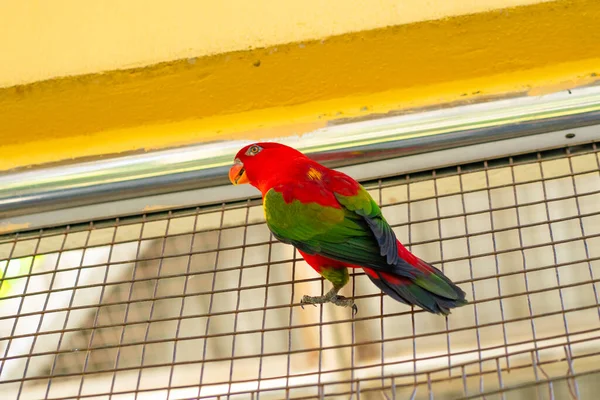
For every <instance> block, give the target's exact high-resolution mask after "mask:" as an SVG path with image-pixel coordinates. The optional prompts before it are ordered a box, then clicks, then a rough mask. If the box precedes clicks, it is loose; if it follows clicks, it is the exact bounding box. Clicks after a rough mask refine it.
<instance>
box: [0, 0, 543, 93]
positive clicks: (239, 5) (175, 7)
mask: <svg viewBox="0 0 600 400" xmlns="http://www.w3.org/2000/svg"><path fill="white" fill-rule="evenodd" d="M542 1H544V0H427V1H425V0H401V1H399V0H368V1H365V0H327V1H323V0H285V1H281V0H219V1H208V0H173V1H154V0H126V1H123V0H102V1H86V0H83V1H82V0H52V1H48V0H19V1H1V2H0V21H1V22H0V38H2V40H0V61H1V62H0V87H6V86H12V85H16V84H23V83H30V82H34V81H38V80H43V79H49V78H53V77H58V76H68V75H78V74H88V73H94V72H101V71H110V70H113V69H119V68H132V67H140V66H146V65H151V64H155V63H158V62H163V61H172V60H177V59H181V58H189V57H203V56H206V55H212V54H219V53H226V52H230V51H238V50H248V49H251V48H258V47H267V46H274V45H278V44H285V43H292V42H300V41H303V40H311V39H320V38H324V37H328V36H332V35H340V34H344V33H348V32H357V31H363V30H368V29H375V28H381V27H385V26H392V25H400V24H407V23H412V22H417V21H425V20H432V19H440V18H444V17H448V16H454V15H463V14H469V13H476V12H482V11H488V10H492V9H497V8H504V7H512V6H517V5H523V4H533V3H540V2H542Z"/></svg>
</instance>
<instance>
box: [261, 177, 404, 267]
mask: <svg viewBox="0 0 600 400" xmlns="http://www.w3.org/2000/svg"><path fill="white" fill-rule="evenodd" d="M287 190H292V191H293V189H290V188H287ZM329 194H330V195H331V196H334V197H333V198H334V199H337V202H338V203H339V205H340V208H336V207H327V206H322V205H320V204H318V203H315V202H301V201H299V200H297V199H295V200H293V201H291V202H289V203H286V201H285V200H284V197H283V194H282V193H280V192H279V191H277V190H275V189H271V190H270V191H269V192H267V194H266V195H265V197H264V208H265V215H266V219H267V224H268V226H269V229H270V230H271V231H272V232H273V234H274V235H275V236H276V237H277V238H278V239H279V240H281V241H282V242H285V243H289V244H292V245H294V246H296V247H297V248H299V249H300V250H302V251H304V252H307V253H309V254H315V253H316V254H320V255H323V256H325V257H328V258H333V259H336V260H339V261H343V262H347V263H350V264H355V265H360V266H365V267H371V268H373V269H376V270H380V271H386V272H395V273H396V274H398V275H403V276H410V277H414V269H413V268H411V267H410V265H408V264H407V263H405V262H403V261H402V260H401V259H400V258H399V257H398V254H397V248H396V237H395V235H394V233H393V231H392V229H391V228H390V226H389V225H388V224H387V222H386V221H385V219H384V218H383V216H382V215H381V210H380V209H379V207H378V206H377V204H376V203H375V201H374V200H373V199H372V198H371V196H370V195H369V194H368V193H367V191H366V190H365V189H364V188H362V187H360V189H359V191H358V193H357V194H356V195H354V196H342V195H339V194H335V193H333V194H332V193H329Z"/></svg>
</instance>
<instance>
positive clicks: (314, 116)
mask: <svg viewBox="0 0 600 400" xmlns="http://www.w3.org/2000/svg"><path fill="white" fill-rule="evenodd" d="M62 1H63V3H62V4H65V5H66V3H67V0H62ZM6 3H7V2H5V3H2V5H0V7H4V11H6V9H7V7H8V8H10V7H11V6H10V5H8V6H7V5H6ZM14 3H19V4H23V3H21V2H14ZM58 3H60V1H57V2H55V3H53V4H58ZM124 3H127V4H136V3H135V2H133V1H132V2H124ZM147 3H148V4H152V2H147ZM280 3H281V4H283V2H277V4H280ZM304 3H305V4H306V7H307V9H306V10H305V9H304V8H302V7H297V9H296V11H295V12H291V11H289V10H288V11H285V10H283V9H282V8H278V6H274V8H273V9H272V10H271V11H269V10H267V9H264V10H263V14H264V16H265V18H266V19H257V20H256V21H255V23H254V25H253V24H252V19H251V18H250V17H248V16H249V15H254V16H255V17H256V18H258V15H259V14H260V13H259V12H258V11H257V10H256V9H252V10H246V11H244V9H242V8H236V9H235V11H234V12H233V14H232V17H231V18H232V19H231V20H232V21H238V20H239V21H240V23H239V29H240V30H239V31H236V32H237V33H235V34H231V32H229V33H224V34H223V35H224V36H223V37H224V38H227V37H229V39H230V40H225V39H223V41H222V42H221V41H220V39H221V37H220V36H218V35H219V33H218V32H217V30H216V28H215V27H213V28H212V29H213V31H210V30H207V31H206V32H207V33H206V34H205V35H204V36H202V35H199V34H198V35H196V37H195V38H196V39H197V42H195V43H191V42H189V41H185V40H184V41H183V42H182V43H179V42H178V41H177V40H176V39H177V38H182V37H183V36H185V35H183V36H178V35H179V34H182V33H186V32H190V29H192V25H193V23H196V24H198V25H200V24H201V22H203V21H204V22H206V21H213V22H214V21H220V20H222V19H223V18H224V17H225V16H226V13H225V11H223V10H221V13H222V15H221V14H218V13H216V12H213V14H211V15H209V16H207V13H204V14H202V13H200V11H199V10H200V9H198V13H197V14H198V15H197V16H196V15H194V16H190V15H188V14H186V15H185V18H183V15H182V14H178V13H180V11H171V12H169V10H162V11H163V12H164V13H165V16H164V17H165V18H164V25H161V26H160V27H154V26H153V27H152V29H154V30H153V31H152V32H153V33H152V34H151V35H150V34H148V35H147V36H144V34H143V32H144V31H145V29H150V28H149V27H148V26H147V25H146V26H145V28H144V29H142V28H141V27H142V25H144V23H147V22H148V21H151V20H152V19H151V18H150V17H151V16H154V18H156V19H155V20H153V21H155V22H156V23H157V24H159V21H160V18H159V16H160V14H159V11H161V10H159V9H154V8H152V7H154V6H148V7H147V8H144V7H142V6H141V5H140V4H141V3H137V4H138V8H137V9H135V8H132V9H128V11H127V12H125V11H123V10H120V9H112V11H111V12H112V13H114V14H115V16H113V17H114V23H115V25H114V27H113V30H114V32H113V30H108V29H104V30H102V27H101V25H99V24H98V23H96V22H93V21H92V20H91V18H92V17H91V15H93V14H94V13H97V15H102V16H106V18H108V16H109V15H112V14H111V12H109V11H110V10H108V11H107V10H105V9H103V11H102V12H100V11H97V10H96V9H95V8H94V7H98V6H97V5H96V6H93V7H92V6H90V7H89V8H86V10H87V12H88V13H89V15H87V14H86V15H84V16H83V17H82V15H81V10H82V7H83V6H77V5H76V4H75V2H74V3H72V4H70V5H71V6H72V7H73V10H71V11H68V12H67V14H68V15H70V16H71V18H75V16H77V17H80V18H81V19H80V20H79V21H78V22H77V24H76V25H77V27H78V30H75V31H69V32H70V35H71V36H78V35H82V38H75V37H70V38H68V43H69V44H68V45H67V46H66V47H61V46H62V45H61V44H59V43H57V42H58V41H60V37H61V36H60V35H58V33H57V32H61V29H62V28H61V27H63V26H65V24H67V23H68V22H69V21H71V25H70V26H71V27H72V25H73V24H74V22H72V20H70V19H67V20H63V19H61V18H62V17H60V18H59V17H58V16H57V15H56V14H50V15H53V16H54V18H56V19H57V20H56V21H54V22H53V24H54V25H52V26H54V28H55V30H56V32H55V30H54V28H53V29H49V28H48V29H47V30H44V29H42V28H40V27H33V28H32V29H33V30H34V32H37V35H38V36H40V37H44V42H43V46H41V47H44V46H47V47H48V49H50V50H48V51H44V52H43V53H42V54H40V55H38V58H37V60H38V61H39V62H40V64H39V65H37V66H35V68H34V67H33V66H31V65H30V66H28V67H27V68H29V69H27V68H26V67H25V66H23V72H22V73H19V74H17V75H19V76H22V77H25V76H28V77H27V78H23V79H25V80H29V79H40V77H41V76H40V75H35V74H36V73H39V71H45V73H47V74H48V76H53V75H64V74H67V75H68V74H71V73H80V72H85V71H88V70H86V68H91V69H90V70H89V71H98V70H102V69H104V68H106V69H113V68H122V67H126V66H127V65H138V64H139V65H142V64H145V63H152V62H154V61H159V60H168V59H172V58H180V57H185V58H183V59H180V60H176V61H168V62H163V63H159V64H154V65H149V66H146V67H140V68H136V69H125V70H122V71H110V72H105V73H101V74H87V75H76V76H69V77H65V78H61V79H51V80H47V81H41V82H35V83H32V84H27V85H18V86H11V87H6V88H4V89H0V155H1V157H0V170H2V169H4V170H6V169H11V168H17V167H23V166H29V165H32V164H40V163H48V162H57V161H63V160H67V159H71V158H78V157H86V156H101V155H106V154H113V153H120V152H127V151H133V150H139V149H155V148H162V147H169V146H177V145H184V144H189V143H197V142H200V141H206V140H216V139H230V138H240V137H243V138H266V137H274V136H284V135H286V134H294V133H304V132H308V131H311V130H313V129H315V128H318V127H321V126H324V125H325V124H326V123H328V122H329V121H332V120H336V119H339V118H347V117H356V116H361V117H364V116H372V115H373V114H378V113H387V112H398V111H402V110H406V109H409V108H418V107H421V106H427V105H431V104H440V103H445V102H454V101H475V100H477V99H478V98H481V97H483V96H498V95H512V94H515V93H541V92H544V91H555V90H559V89H561V88H568V87H575V86H579V85H585V84H591V83H593V82H595V81H596V80H597V79H598V76H599V75H600V46H599V45H598V43H600V30H599V29H597V27H598V21H600V2H598V0H557V1H553V2H544V3H538V4H532V5H526V6H520V7H516V8H508V9H501V10H492V11H486V12H480V13H477V14H463V15H458V16H453V17H445V18H442V19H438V20H431V21H430V20H425V21H418V22H412V23H407V24H402V25H396V26H389V27H381V28H378V29H372V30H362V29H361V27H363V28H364V27H365V26H368V24H373V21H374V20H376V21H377V24H379V25H382V26H384V25H388V24H390V23H394V22H393V21H400V19H397V20H394V19H393V18H392V19H389V18H391V17H390V16H389V15H387V14H390V13H392V11H393V9H392V8H391V6H392V3H399V2H391V1H390V2H388V1H387V0H386V1H383V0H382V1H379V2H375V1H374V2H369V4H371V5H372V6H371V8H373V9H375V10H379V11H378V12H377V13H376V15H375V14H370V13H369V12H371V11H372V10H371V8H369V10H367V9H366V8H360V7H357V8H356V14H355V13H354V12H352V13H350V8H349V7H346V8H343V7H342V5H343V4H344V3H346V2H337V1H333V2H331V4H335V5H337V6H338V8H339V9H338V10H337V11H338V12H340V13H341V11H339V10H342V9H345V10H346V12H347V13H349V14H348V15H351V16H353V18H354V19H352V18H350V17H349V16H347V17H343V15H346V14H343V13H342V14H340V16H338V15H337V14H336V13H333V11H332V10H330V11H328V12H332V13H333V14H330V15H321V14H319V15H317V14H318V13H316V12H315V8H314V7H316V6H315V3H311V2H306V1H305V2H304ZM348 3H351V2H348ZM362 3H366V2H361V4H362ZM402 3H403V4H404V3H405V2H402ZM406 3H410V2H406ZM416 3H419V4H422V2H420V1H417V0H415V2H413V3H411V4H412V8H410V10H412V12H416V11H415V10H418V9H419V7H417V6H416V5H415V4H416ZM442 3H444V4H449V3H450V2H448V1H444V0H440V1H439V2H438V1H436V2H433V1H431V2H426V4H436V5H438V6H440V5H441V4H442ZM452 3H453V4H455V5H457V4H461V5H463V6H465V5H466V4H471V5H474V6H477V5H479V6H477V7H481V4H482V3H481V2H479V1H470V2H467V1H461V2H459V1H455V2H452ZM503 3H506V2H505V1H503ZM27 4H30V3H27ZM31 4H33V3H31ZM35 4H36V6H35V7H34V6H30V8H31V9H35V10H38V11H37V12H40V11H39V9H40V7H42V5H43V7H46V4H49V2H41V1H40V2H38V3H35ZM77 4H79V3H78V2H77ZM82 4H83V3H82ZM86 4H87V3H86ZM102 4H111V3H110V2H102ZM175 4H176V2H175V3H170V7H175ZM198 4H200V3H198ZM203 4H204V3H203ZM223 4H231V2H230V3H227V2H225V3H223ZM260 4H266V2H264V3H260ZM273 4H275V2H273ZM286 4H287V3H286ZM290 4H291V3H290ZM294 4H296V3H294ZM298 4H299V3H298ZM486 4H488V5H489V4H491V3H486ZM309 5H310V7H309ZM405 5H406V4H405ZM12 7H16V9H22V8H23V7H24V6H21V5H16V6H12ZM43 7H42V8H43ZM131 7H133V6H131ZM311 7H312V8H311ZM331 7H333V6H331ZM397 7H399V6H397ZM420 9H422V10H429V11H430V14H427V12H424V11H423V14H422V16H423V15H425V16H427V15H428V16H429V17H431V18H433V17H435V15H437V14H433V11H432V10H433V8H427V7H424V6H421V7H420ZM11 10H12V9H11ZM74 10H79V11H80V14H73V13H75V11H74ZM135 10H137V11H139V13H138V14H139V18H138V19H135V18H133V16H135V14H132V13H133V11H135ZM141 10H143V11H144V13H143V14H142V13H141ZM150 10H153V11H150ZM265 10H266V11H265ZM286 10H287V9H286ZM309 10H312V11H310V12H309ZM440 10H442V11H439V12H441V13H442V14H439V15H446V14H444V13H443V8H440ZM456 10H461V8H460V7H458V8H456V9H454V11H456ZM1 11H2V10H0V13H1ZM9 11H10V10H9ZM383 11H387V14H386V13H385V12H383ZM311 12H312V14H311ZM359 12H362V13H363V14H362V15H363V16H364V18H363V19H361V18H360V15H359ZM436 12H438V11H436ZM190 14H191V13H190ZM217 14H218V15H221V19H219V18H218V17H217ZM459 14H462V12H461V13H459ZM117 15H120V17H117ZM142 15H143V16H142ZM178 15H181V16H182V18H183V19H182V20H181V21H182V22H181V24H180V25H177V23H176V21H177V18H176V17H177V16H178ZM282 15H287V17H288V18H287V19H282V20H281V21H287V23H286V24H282V23H281V25H280V20H279V19H276V18H275V16H278V17H281V16H282ZM394 15H396V16H397V17H398V15H400V14H398V12H397V13H396V14H394ZM401 15H402V17H403V18H408V17H406V14H402V13H401ZM234 16H237V17H234ZM121 17H122V18H124V19H122V20H121V19H120V18H121ZM126 17H127V18H126ZM209 17H210V18H209ZM246 17H247V18H248V19H246ZM267 17H268V18H267ZM39 18H42V17H41V16H40V17H39ZM65 18H66V17H65ZM148 18H150V19H148ZM195 18H197V21H196V19H195ZM236 18H237V19H236ZM290 18H291V19H290ZM294 18H297V19H294ZM314 18H317V19H318V20H319V21H321V25H318V24H316V22H314V20H313V19H314ZM386 18H388V19H386ZM398 18H400V17H398ZM412 18H413V19H415V18H417V17H415V16H413V17H412ZM410 20H411V19H410V18H409V19H407V20H406V21H410ZM34 21H35V19H34ZM116 21H121V22H120V24H119V23H117V22H116ZM260 21H274V22H273V25H269V26H268V27H264V29H265V30H264V31H262V30H261V29H262V28H260V27H258V26H257V25H256V24H257V23H258V22H260ZM290 21H296V22H295V25H290V24H292V23H291V22H290ZM298 21H312V25H310V24H309V25H308V26H306V25H302V24H301V22H298ZM327 21H329V25H324V24H326V22H327ZM340 21H343V22H344V24H347V25H344V27H345V28H344V29H346V30H357V32H354V33H344V34H340V35H337V36H333V37H326V38H324V39H322V38H321V39H315V40H304V39H302V40H303V41H302V42H296V43H289V44H279V42H280V41H282V40H284V39H285V38H292V37H293V36H288V35H283V32H284V31H285V32H288V33H289V34H290V35H292V34H293V33H294V32H295V33H296V34H297V35H300V36H298V38H308V37H311V36H310V35H313V36H316V37H318V36H319V35H327V32H337V31H336V29H341V28H340V26H341V25H340V26H338V25H339V24H342V22H340ZM126 22H129V28H128V25H127V23H126ZM209 25H210V24H209ZM0 26H1V25H0ZM227 26H228V27H231V26H237V25H227ZM242 27H245V28H244V29H247V30H242ZM295 27H298V28H297V29H295ZM46 28H47V27H46ZM167 28H168V29H167ZM284 28H285V29H284ZM317 28H318V29H317ZM0 29H4V31H2V32H3V35H11V34H12V35H13V36H14V35H16V34H15V33H14V32H10V31H9V32H7V28H6V27H0ZM8 29H9V30H10V28H8ZM65 29H66V28H65ZM177 29H180V31H177ZM199 29H200V28H199ZM202 29H209V28H208V27H206V26H204V27H203V28H202ZM224 29H225V27H224ZM269 29H270V31H269ZM319 29H320V30H319ZM173 31H176V32H173ZM342 31H344V30H342ZM62 32H63V36H67V35H66V33H65V32H66V31H62ZM102 32H104V35H105V36H103V34H102ZM146 32H147V30H146ZM177 32H179V34H178V33H177ZM210 32H212V33H210ZM224 32H225V31H224ZM242 32H244V34H242ZM251 32H254V33H255V34H258V33H257V32H259V33H260V32H263V34H264V35H265V36H261V38H262V39H260V40H259V39H257V37H258V36H252V34H251ZM265 32H271V34H275V33H274V32H279V33H280V34H281V35H282V36H281V35H280V36H275V37H276V38H278V39H277V40H275V39H273V37H272V36H268V35H266V33H265ZM299 32H301V33H302V35H304V36H302V35H301V34H300V33H299ZM163 34H164V35H163ZM229 34H231V36H227V35H229ZM244 35H247V36H244ZM201 36H202V40H200V37H201ZM107 38H109V39H110V40H107ZM144 38H146V39H144ZM217 38H218V39H219V41H218V40H217ZM269 38H270V39H269ZM80 39H81V41H79V40H80ZM268 40H272V41H274V42H269V41H268ZM201 42H202V43H204V44H205V45H206V47H202V45H201ZM0 43H1V44H0V46H5V47H6V46H11V45H7V44H6V41H2V42H0ZM153 43H160V44H157V45H156V46H153ZM273 43H278V44H273ZM86 44H87V46H86ZM111 44H112V45H113V46H111ZM267 44H270V46H267V47H264V48H253V49H251V50H248V49H246V47H247V46H251V47H257V46H261V45H267ZM209 45H210V46H213V47H210V46H209ZM113 47H114V48H113ZM68 48H70V49H73V52H72V53H70V52H68V51H66V49H68ZM236 48H238V49H239V50H238V51H230V52H221V51H225V49H229V50H233V49H236ZM23 49H24V47H18V48H15V49H12V51H9V52H8V54H9V57H12V55H13V54H21V56H22V57H26V56H27V57H34V55H32V54H25V53H24V50H23ZM52 49H58V50H56V52H55V51H53V50H52ZM60 49H62V51H63V52H62V53H61V52H60V51H59V50H60ZM153 49H154V50H155V51H154V52H153V51H152V50H153ZM19 52H20V53H19ZM77 52H80V53H77ZM203 52H204V53H203ZM211 53H216V54H212V55H210V54H211ZM0 54H3V55H2V57H7V55H6V54H7V53H5V52H4V51H0ZM192 54H195V55H196V56H197V57H194V58H193V59H190V58H189V56H191V55H192ZM202 54H205V56H199V55H202ZM207 54H208V55H207ZM134 55H135V57H134ZM138 56H139V57H138ZM141 56H145V57H146V58H143V57H141ZM128 57H130V58H128ZM34 61H35V59H33V58H31V59H30V62H34ZM102 62H104V63H105V64H102ZM0 64H2V65H3V63H0ZM0 68H4V70H3V71H8V70H7V69H6V68H5V66H4V65H3V66H2V67H0ZM15 68H16V67H15V66H14V65H13V67H12V68H9V69H10V71H11V73H14V72H15ZM27 71H28V72H27ZM36 71H38V72H36ZM27 74H29V75H27ZM1 76H3V77H5V78H6V82H8V81H10V80H12V82H14V80H15V79H17V78H15V77H14V76H13V77H11V78H8V77H9V75H6V74H4V73H3V75H1Z"/></svg>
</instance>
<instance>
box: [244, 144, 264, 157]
mask: <svg viewBox="0 0 600 400" xmlns="http://www.w3.org/2000/svg"><path fill="white" fill-rule="evenodd" d="M261 150H262V147H260V146H259V145H257V144H254V145H252V146H250V147H249V148H248V150H246V155H247V156H254V155H256V154H258V153H260V151H261Z"/></svg>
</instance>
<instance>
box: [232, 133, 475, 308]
mask: <svg viewBox="0 0 600 400" xmlns="http://www.w3.org/2000/svg"><path fill="white" fill-rule="evenodd" d="M229 180H230V181H231V183H232V184H233V185H241V184H250V185H252V186H254V187H255V188H257V189H258V190H259V191H260V192H261V194H262V200H263V211H264V214H265V219H266V223H267V226H268V228H269V230H270V231H271V233H272V234H273V236H274V237H275V238H276V239H277V240H279V241H281V242H283V243H286V244H290V245H292V246H294V247H295V248H296V249H297V250H298V252H299V253H300V255H302V257H303V258H304V260H305V261H306V262H307V264H308V265H310V266H311V267H312V268H313V269H314V270H315V271H316V272H317V273H318V274H320V275H321V276H322V277H323V278H324V279H326V280H327V281H329V282H330V283H331V285H332V288H331V290H329V291H328V292H327V293H326V294H324V295H321V296H309V295H304V296H303V297H302V299H301V302H300V305H301V306H302V308H304V305H305V304H312V305H315V306H316V305H317V304H325V303H331V304H334V305H336V306H340V307H349V308H351V309H352V315H355V314H356V313H357V311H358V307H357V306H356V304H355V302H354V300H353V299H351V298H347V297H345V296H342V295H339V294H338V292H339V291H340V290H341V289H342V288H343V287H344V286H345V285H346V284H347V283H348V281H349V272H348V270H349V269H350V268H352V269H355V268H360V269H362V270H363V271H364V272H365V275H366V276H367V277H368V278H369V279H370V280H371V282H373V283H374V284H375V286H377V287H378V288H379V289H380V290H381V291H382V292H383V293H385V294H387V295H389V296H390V297H392V298H393V299H394V300H396V301H399V302H401V303H404V304H406V305H409V306H418V307H420V308H422V309H424V310H426V311H428V312H430V313H433V314H439V315H444V316H447V315H448V314H450V310H451V309H452V308H455V307H460V306H463V305H465V304H467V303H468V301H467V300H466V295H465V292H464V291H462V290H461V289H460V288H459V287H458V286H457V285H456V284H454V283H453V282H452V281H451V280H450V279H449V278H448V277H446V276H445V275H444V273H443V272H442V271H440V270H439V269H437V268H436V267H434V266H433V265H431V264H428V263H427V262H425V261H423V260H421V259H420V258H418V257H417V256H415V255H413V254H412V253H411V252H410V251H409V250H408V249H406V247H404V246H403V245H402V244H401V243H400V241H399V240H398V239H397V238H396V234H395V233H394V231H393V230H392V228H391V227H390V225H389V224H388V222H387V221H386V219H385V218H384V216H383V214H382V212H381V209H380V208H379V206H378V205H377V203H376V202H375V201H374V200H373V198H372V197H371V195H370V194H369V193H368V192H367V190H365V188H364V187H363V186H362V185H360V184H359V183H358V182H357V181H355V180H354V179H353V178H351V177H350V176H348V175H346V174H344V173H342V172H340V171H336V170H333V169H329V168H327V167H325V166H323V165H321V164H319V163H318V162H316V161H314V160H312V159H311V158H309V157H308V156H306V155H304V154H303V153H301V152H300V151H298V150H296V149H294V148H292V147H289V146H286V145H283V144H280V143H276V142H259V143H254V144H250V145H247V146H245V147H243V148H242V149H241V150H240V151H239V152H238V153H237V154H236V156H235V159H234V161H233V165H232V166H231V168H230V170H229Z"/></svg>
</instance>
